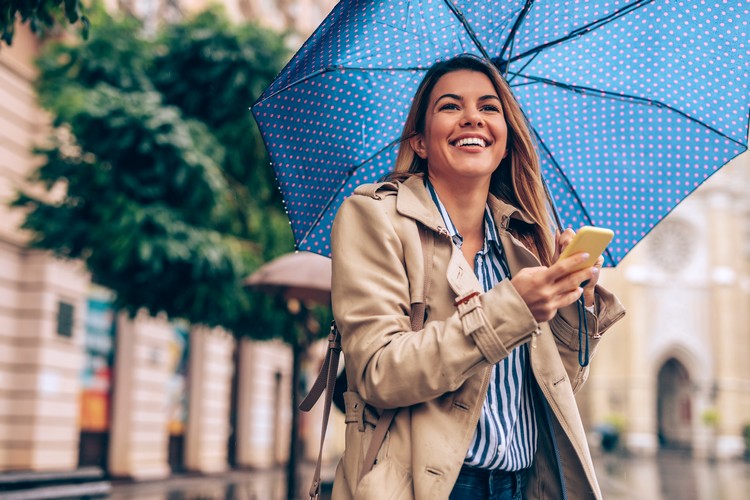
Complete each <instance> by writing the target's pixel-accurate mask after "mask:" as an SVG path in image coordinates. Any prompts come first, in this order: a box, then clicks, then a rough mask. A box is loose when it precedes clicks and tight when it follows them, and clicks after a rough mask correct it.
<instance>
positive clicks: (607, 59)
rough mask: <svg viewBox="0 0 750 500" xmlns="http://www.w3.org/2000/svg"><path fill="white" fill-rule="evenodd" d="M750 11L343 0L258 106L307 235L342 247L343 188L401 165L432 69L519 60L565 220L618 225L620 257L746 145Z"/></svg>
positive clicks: (618, 3)
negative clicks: (456, 62)
mask: <svg viewBox="0 0 750 500" xmlns="http://www.w3.org/2000/svg"><path fill="white" fill-rule="evenodd" d="M524 5H529V6H530V9H526V10H524ZM458 10H461V11H462V12H463V16H464V17H463V19H460V18H461V16H457V15H456V12H457V11H458ZM519 17H521V18H522V19H523V22H521V23H517V21H518V19H519ZM748 19H750V5H749V4H747V3H746V2H744V1H743V0H731V1H726V2H714V3H710V2H706V1H704V0H687V1H683V2H680V3H679V4H673V3H671V2H668V1H660V2H653V1H649V0H646V1H642V0H636V1H630V2H627V1H624V0H612V1H609V2H607V3H605V4H599V3H597V2H593V1H579V2H575V3H570V2H568V3H566V4H565V5H560V2H554V1H544V0H537V1H536V2H529V3H527V2H471V1H468V0H455V1H454V2H446V1H438V0H425V1H423V2H407V1H398V0H394V1H391V2H387V1H382V0H381V1H364V0H343V1H342V2H341V3H340V4H339V5H338V6H337V8H336V9H335V10H334V12H333V13H332V14H331V16H330V17H329V18H328V19H326V21H325V22H324V23H323V25H321V27H320V28H319V29H318V30H317V31H316V33H315V34H314V35H313V36H312V37H311V39H310V40H308V42H307V43H306V44H305V45H304V46H303V48H302V49H301V51H300V52H299V53H298V55H297V56H295V58H294V59H293V60H292V62H290V64H289V65H288V66H287V68H286V69H285V70H284V72H282V75H280V77H279V78H278V79H277V80H276V81H275V82H274V83H273V84H272V85H271V87H269V89H268V90H267V91H266V93H264V96H263V97H261V99H260V100H259V102H258V103H257V104H256V105H255V106H254V108H253V112H254V113H255V115H256V118H257V119H258V121H259V123H260V125H261V130H262V131H263V134H264V139H265V140H266V144H268V145H269V151H270V153H271V158H272V161H273V164H274V168H276V170H277V174H278V178H279V183H280V187H281V189H282V192H283V194H284V198H285V202H286V204H287V208H288V210H289V216H290V218H291V220H292V227H293V229H294V233H295V240H296V241H297V244H298V248H300V249H307V250H311V251H314V252H317V253H322V254H324V255H329V254H330V248H329V245H328V235H329V232H330V225H331V221H332V219H333V216H334V214H335V212H336V210H337V209H338V207H339V205H340V203H341V201H342V200H343V199H344V198H345V197H346V196H347V195H349V194H350V193H351V192H352V191H353V190H354V188H355V187H356V185H358V184H360V183H364V182H372V181H374V180H376V179H377V178H379V177H380V176H381V175H382V174H384V173H385V172H388V171H390V170H391V169H392V167H393V160H394V159H395V150H396V147H394V141H396V140H397V137H398V133H399V132H400V129H401V124H402V123H403V119H404V117H405V115H406V112H407V110H408V107H409V104H410V101H411V96H412V95H413V93H414V90H415V89H416V86H417V84H418V82H419V80H420V79H421V77H422V75H423V73H424V69H425V68H426V67H428V66H429V65H430V64H432V63H433V62H434V61H436V60H440V59H445V58H447V57H449V56H452V55H455V54H458V53H462V52H471V53H474V54H481V53H483V52H484V53H485V54H486V55H488V56H489V57H493V58H497V57H500V56H502V59H504V60H506V59H510V62H509V63H508V65H507V66H508V67H507V78H508V80H509V81H510V83H511V85H512V87H513V91H514V93H515V94H516V95H517V96H518V98H519V101H520V102H521V105H522V107H523V109H524V111H525V113H526V114H527V116H528V117H529V120H530V122H531V123H532V125H533V126H534V127H535V133H536V134H537V137H538V139H539V146H540V156H541V159H542V168H543V171H544V174H545V177H546V179H547V183H548V185H549V186H550V190H551V191H552V192H553V196H554V198H555V202H556V204H557V206H558V208H559V209H560V211H561V215H562V218H563V220H564V222H565V223H566V225H571V226H573V227H577V226H579V225H581V224H592V223H593V224H597V225H604V226H608V227H612V228H613V229H615V230H616V231H617V232H618V234H619V237H618V238H617V240H616V241H615V242H614V243H613V245H612V247H611V253H610V255H609V256H608V264H610V265H614V264H616V263H617V262H618V261H619V260H620V259H621V258H622V257H623V256H624V255H625V254H626V253H627V252H628V251H629V250H630V248H632V246H633V245H635V243H636V242H637V241H638V240H639V239H640V238H641V237H642V236H643V235H645V234H646V233H647V232H648V231H649V230H650V229H651V228H652V227H653V226H654V224H656V222H658V220H660V219H661V218H663V216H664V215H666V213H668V212H669V211H670V210H671V209H673V208H674V206H675V205H676V204H677V203H679V201H680V200H681V199H682V198H684V196H687V194H689V193H690V192H691V191H692V190H694V189H695V188H696V187H697V186H698V185H699V184H700V183H701V182H703V181H704V180H705V179H706V178H707V177H708V176H709V175H710V174H711V173H712V172H714V171H715V170H717V169H718V168H719V167H720V166H721V165H723V164H724V163H725V162H726V161H728V160H729V159H731V158H732V157H734V156H735V155H737V154H739V153H741V152H742V151H743V150H745V149H746V147H747V130H748V123H747V118H748V104H747V96H748V95H750V87H749V85H750V57H749V55H750V50H748V42H747V36H746V34H747V32H748ZM465 26H469V27H470V30H469V31H470V33H469V32H464V31H463V30H464V29H465ZM511 28H516V29H517V31H516V35H515V37H514V39H513V40H512V43H510V40H509V38H508V34H509V33H510V30H511ZM593 28H596V29H593ZM475 41H478V42H481V43H482V44H483V45H484V48H480V47H478V46H477V45H475V44H474V42H475ZM537 52H538V53H537ZM391 67H394V68H395V69H387V70H386V69H385V68H391ZM355 68H356V69H355ZM282 91H283V92H282ZM395 146H397V144H396V145H395ZM383 148H385V149H383Z"/></svg>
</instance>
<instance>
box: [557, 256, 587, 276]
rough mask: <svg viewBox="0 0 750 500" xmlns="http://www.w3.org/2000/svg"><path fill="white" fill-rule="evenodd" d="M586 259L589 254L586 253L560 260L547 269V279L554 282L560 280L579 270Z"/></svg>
mask: <svg viewBox="0 0 750 500" xmlns="http://www.w3.org/2000/svg"><path fill="white" fill-rule="evenodd" d="M588 259H589V254H588V253H586V252H581V253H576V254H573V255H571V256H570V257H566V258H564V259H560V260H558V261H557V262H556V263H555V264H554V265H553V266H552V267H550V268H549V277H550V278H551V279H552V280H554V281H557V280H560V279H562V278H563V277H565V276H567V275H568V274H570V273H572V272H574V271H575V270H576V269H580V267H581V265H583V263H584V262H586V261H587V260H588Z"/></svg>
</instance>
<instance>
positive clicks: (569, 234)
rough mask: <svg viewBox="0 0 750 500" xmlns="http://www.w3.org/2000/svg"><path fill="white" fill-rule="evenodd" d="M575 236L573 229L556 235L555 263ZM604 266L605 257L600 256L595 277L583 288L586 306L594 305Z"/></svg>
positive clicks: (595, 269)
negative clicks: (595, 293)
mask: <svg viewBox="0 0 750 500" xmlns="http://www.w3.org/2000/svg"><path fill="white" fill-rule="evenodd" d="M575 235H576V233H575V231H573V230H572V229H571V228H568V229H566V230H565V231H563V232H562V233H556V234H555V257H554V259H553V262H557V259H558V258H559V257H560V254H561V253H562V251H563V250H564V249H565V247H567V246H568V245H570V242H571V241H573V237H574V236H575ZM603 265H604V257H603V256H601V255H600V256H599V258H598V259H596V264H594V272H593V276H592V277H591V279H590V280H589V281H588V283H586V286H585V287H583V300H584V301H585V303H586V306H590V305H593V304H594V300H595V298H594V287H596V284H597V282H598V281H599V275H600V272H601V269H602V266H603Z"/></svg>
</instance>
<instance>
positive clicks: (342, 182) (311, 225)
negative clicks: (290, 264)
mask: <svg viewBox="0 0 750 500" xmlns="http://www.w3.org/2000/svg"><path fill="white" fill-rule="evenodd" d="M404 140H406V139H402V138H401V137H399V138H397V139H394V140H392V141H391V142H389V143H388V144H386V145H385V146H383V147H382V148H380V149H379V150H377V151H376V152H375V153H373V154H371V155H370V156H368V157H367V158H366V159H364V160H363V161H362V162H360V163H358V164H357V165H355V166H354V167H353V168H352V169H351V170H350V171H348V172H347V173H346V176H345V177H344V179H343V180H342V181H341V186H343V185H345V184H346V183H347V182H349V179H350V178H351V176H352V175H354V172H356V171H357V170H359V168H360V167H361V166H362V165H364V164H365V163H367V162H368V161H370V160H372V159H373V158H375V157H376V156H377V155H379V154H380V153H382V152H383V151H385V150H386V149H388V148H390V147H393V146H394V145H396V144H397V143H399V142H403V141H404ZM340 192H341V189H339V190H338V191H337V193H340ZM334 199H336V197H335V196H332V197H330V198H329V199H328V201H327V202H326V204H325V206H324V207H323V209H322V210H321V211H320V213H319V214H318V216H317V217H315V220H314V221H313V222H312V224H310V229H308V230H307V232H306V233H305V235H304V236H303V237H302V238H301V239H300V240H299V245H297V249H299V247H300V245H302V243H303V242H304V241H305V240H306V239H307V237H308V236H310V233H311V232H312V231H313V229H314V228H315V226H316V225H317V224H318V222H320V220H321V219H322V218H323V215H325V213H326V212H327V211H328V208H329V207H330V206H331V204H332V203H333V200H334Z"/></svg>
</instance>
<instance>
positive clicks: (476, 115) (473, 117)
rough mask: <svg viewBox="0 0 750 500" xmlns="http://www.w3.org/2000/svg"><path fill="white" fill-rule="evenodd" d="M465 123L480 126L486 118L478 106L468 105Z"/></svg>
mask: <svg viewBox="0 0 750 500" xmlns="http://www.w3.org/2000/svg"><path fill="white" fill-rule="evenodd" d="M463 124H464V125H465V126H471V125H474V126H480V125H484V118H483V117H482V113H480V112H479V110H478V109H477V108H472V107H467V108H466V109H465V111H464V116H463Z"/></svg>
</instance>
